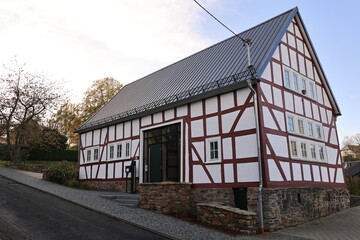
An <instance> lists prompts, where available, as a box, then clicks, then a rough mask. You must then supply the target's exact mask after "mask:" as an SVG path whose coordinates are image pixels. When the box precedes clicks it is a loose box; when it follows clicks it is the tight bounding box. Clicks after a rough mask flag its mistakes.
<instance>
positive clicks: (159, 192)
mask: <svg viewBox="0 0 360 240" xmlns="http://www.w3.org/2000/svg"><path fill="white" fill-rule="evenodd" d="M191 185H192V184H191V183H179V182H161V183H141V184H140V185H139V191H140V193H141V198H140V207H141V208H145V209H149V210H152V211H155V212H158V213H165V214H184V213H186V212H187V209H188V206H189V205H190V190H191Z"/></svg>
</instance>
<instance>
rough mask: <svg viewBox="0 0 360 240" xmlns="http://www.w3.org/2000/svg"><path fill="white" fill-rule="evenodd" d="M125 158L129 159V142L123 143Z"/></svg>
mask: <svg viewBox="0 0 360 240" xmlns="http://www.w3.org/2000/svg"><path fill="white" fill-rule="evenodd" d="M125 157H127V158H128V157H130V142H126V143H125Z"/></svg>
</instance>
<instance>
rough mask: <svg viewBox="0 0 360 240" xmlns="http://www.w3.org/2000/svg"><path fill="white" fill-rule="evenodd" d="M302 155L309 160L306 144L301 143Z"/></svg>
mask: <svg viewBox="0 0 360 240" xmlns="http://www.w3.org/2000/svg"><path fill="white" fill-rule="evenodd" d="M301 155H302V157H304V158H307V152H306V143H301Z"/></svg>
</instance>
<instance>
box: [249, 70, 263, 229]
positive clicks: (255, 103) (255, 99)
mask: <svg viewBox="0 0 360 240" xmlns="http://www.w3.org/2000/svg"><path fill="white" fill-rule="evenodd" d="M249 67H252V66H251V65H250V66H249ZM252 79H253V78H252ZM252 79H248V80H247V84H248V86H249V89H250V90H251V92H252V93H253V94H254V95H253V101H254V114H255V123H256V126H255V127H256V144H257V154H258V171H259V199H258V209H259V214H260V216H259V217H260V219H259V220H260V232H261V233H264V212H263V196H262V190H263V177H262V164H261V146H260V125H259V114H258V97H257V93H256V91H255V89H254V88H253V87H252V85H251V83H252V81H251V80H252Z"/></svg>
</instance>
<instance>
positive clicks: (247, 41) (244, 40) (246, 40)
mask: <svg viewBox="0 0 360 240" xmlns="http://www.w3.org/2000/svg"><path fill="white" fill-rule="evenodd" d="M194 2H195V3H196V4H197V5H199V7H201V8H202V9H203V10H204V11H205V12H207V13H208V14H209V15H210V16H211V17H212V18H214V19H215V20H216V21H217V22H218V23H220V24H221V25H222V26H223V27H225V28H226V29H227V30H229V31H230V32H231V33H232V34H234V35H235V36H237V37H238V38H240V39H241V41H243V42H244V43H249V41H250V39H244V38H242V37H240V36H239V35H237V34H236V33H235V32H234V31H233V30H231V29H230V28H229V27H227V26H226V25H225V24H224V23H222V22H221V21H220V20H219V19H217V18H216V17H215V16H214V15H213V14H212V13H211V12H209V11H208V10H207V9H206V8H204V7H203V6H202V5H201V4H200V3H199V2H197V1H196V0H194Z"/></svg>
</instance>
